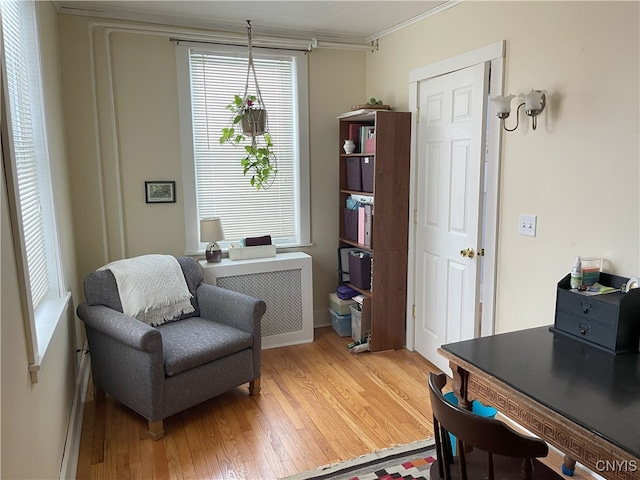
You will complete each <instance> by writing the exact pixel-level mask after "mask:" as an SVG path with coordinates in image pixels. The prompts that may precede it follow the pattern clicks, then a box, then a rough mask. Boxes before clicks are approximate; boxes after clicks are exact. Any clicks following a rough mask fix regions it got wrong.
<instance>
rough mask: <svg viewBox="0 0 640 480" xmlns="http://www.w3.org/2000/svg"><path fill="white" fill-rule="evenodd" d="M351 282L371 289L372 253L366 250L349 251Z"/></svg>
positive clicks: (364, 288) (365, 288)
mask: <svg viewBox="0 0 640 480" xmlns="http://www.w3.org/2000/svg"><path fill="white" fill-rule="evenodd" d="M349 283H351V285H355V286H356V287H358V288H362V289H363V290H369V289H371V255H370V254H368V253H366V252H351V253H349Z"/></svg>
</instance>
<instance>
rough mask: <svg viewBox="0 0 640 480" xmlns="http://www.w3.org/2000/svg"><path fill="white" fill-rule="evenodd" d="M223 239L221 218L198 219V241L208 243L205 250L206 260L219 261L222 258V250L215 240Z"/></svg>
mask: <svg viewBox="0 0 640 480" xmlns="http://www.w3.org/2000/svg"><path fill="white" fill-rule="evenodd" d="M223 239H224V231H223V230H222V220H221V219H220V218H219V217H212V218H203V219H202V220H200V241H201V242H203V243H208V245H207V249H206V250H205V255H206V257H207V262H219V261H221V260H222V250H221V249H220V245H218V244H217V243H216V242H218V241H219V240H223Z"/></svg>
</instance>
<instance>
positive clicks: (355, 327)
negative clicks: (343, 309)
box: [349, 305, 371, 342]
mask: <svg viewBox="0 0 640 480" xmlns="http://www.w3.org/2000/svg"><path fill="white" fill-rule="evenodd" d="M349 308H350V309H351V338H353V339H354V340H355V341H356V342H359V341H360V340H363V339H364V336H365V333H366V332H367V331H368V330H371V317H370V316H365V315H362V311H360V310H358V306H357V305H351V307H349Z"/></svg>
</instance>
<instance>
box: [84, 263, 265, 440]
mask: <svg viewBox="0 0 640 480" xmlns="http://www.w3.org/2000/svg"><path fill="white" fill-rule="evenodd" d="M178 262H179V263H180V266H181V267H182V272H183V274H184V277H185V280H186V282H187V287H188V288H189V291H190V293H191V294H192V295H193V298H192V299H191V303H192V305H193V307H194V308H195V311H194V312H192V313H190V314H187V315H182V316H181V317H179V318H178V319H177V320H175V321H172V322H168V323H165V324H163V325H159V326H157V327H152V326H150V325H148V324H147V323H144V322H141V321H139V320H137V319H135V318H133V317H130V316H127V315H125V314H123V313H122V304H121V302H120V297H119V295H118V287H117V284H116V280H115V277H114V276H113V274H112V273H111V272H110V271H109V270H103V271H98V272H94V273H90V274H89V275H87V276H86V278H85V279H84V291H85V297H86V303H83V304H81V305H79V306H78V310H77V311H78V317H80V319H82V320H83V321H84V323H85V326H86V331H87V338H88V341H89V351H90V354H91V370H92V374H93V383H94V386H95V388H96V398H97V399H98V400H99V399H101V398H104V393H105V392H106V393H109V394H110V395H112V396H113V397H115V398H116V399H117V400H119V401H120V402H122V403H123V404H125V405H127V406H128V407H129V408H131V409H132V410H134V411H136V412H137V413H139V414H140V415H142V416H143V417H144V418H146V419H147V420H148V422H149V435H150V436H151V438H153V439H154V440H157V439H160V438H162V437H163V436H164V427H163V419H165V418H167V417H168V416H170V415H173V414H175V413H178V412H180V411H182V410H185V409H187V408H190V407H192V406H194V405H197V404H198V403H201V402H203V401H205V400H208V399H210V398H212V397H215V396H217V395H219V394H221V393H224V392H226V391H228V390H231V389H232V388H235V387H237V386H239V385H242V384H243V383H247V382H249V393H250V394H251V395H256V394H258V393H260V353H261V340H262V339H261V331H260V321H261V319H262V316H263V314H264V312H265V309H266V305H265V303H264V302H263V301H262V300H258V299H256V298H253V297H250V296H247V295H243V294H241V293H237V292H233V291H230V290H225V289H222V288H219V287H215V286H213V285H206V284H204V283H202V273H201V272H200V268H199V266H198V264H197V262H196V261H195V260H193V259H192V258H190V257H180V258H178Z"/></svg>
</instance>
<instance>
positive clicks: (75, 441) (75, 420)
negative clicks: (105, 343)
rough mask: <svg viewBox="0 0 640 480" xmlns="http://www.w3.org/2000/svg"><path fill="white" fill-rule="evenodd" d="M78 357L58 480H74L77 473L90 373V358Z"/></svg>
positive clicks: (85, 355) (85, 356) (87, 356)
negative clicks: (78, 364) (78, 362)
mask: <svg viewBox="0 0 640 480" xmlns="http://www.w3.org/2000/svg"><path fill="white" fill-rule="evenodd" d="M85 352H86V350H85ZM80 355H81V357H80V366H79V367H78V374H77V375H76V388H75V393H74V395H73V404H72V405H71V415H70V416H69V426H68V427H67V438H66V440H65V445H64V453H63V455H62V465H61V466H60V477H59V479H60V480H66V479H75V478H76V473H77V471H78V458H79V454H80V438H81V437H82V420H83V418H84V404H85V402H86V400H87V386H88V384H89V373H90V372H91V358H90V357H89V355H88V354H85V353H80Z"/></svg>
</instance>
